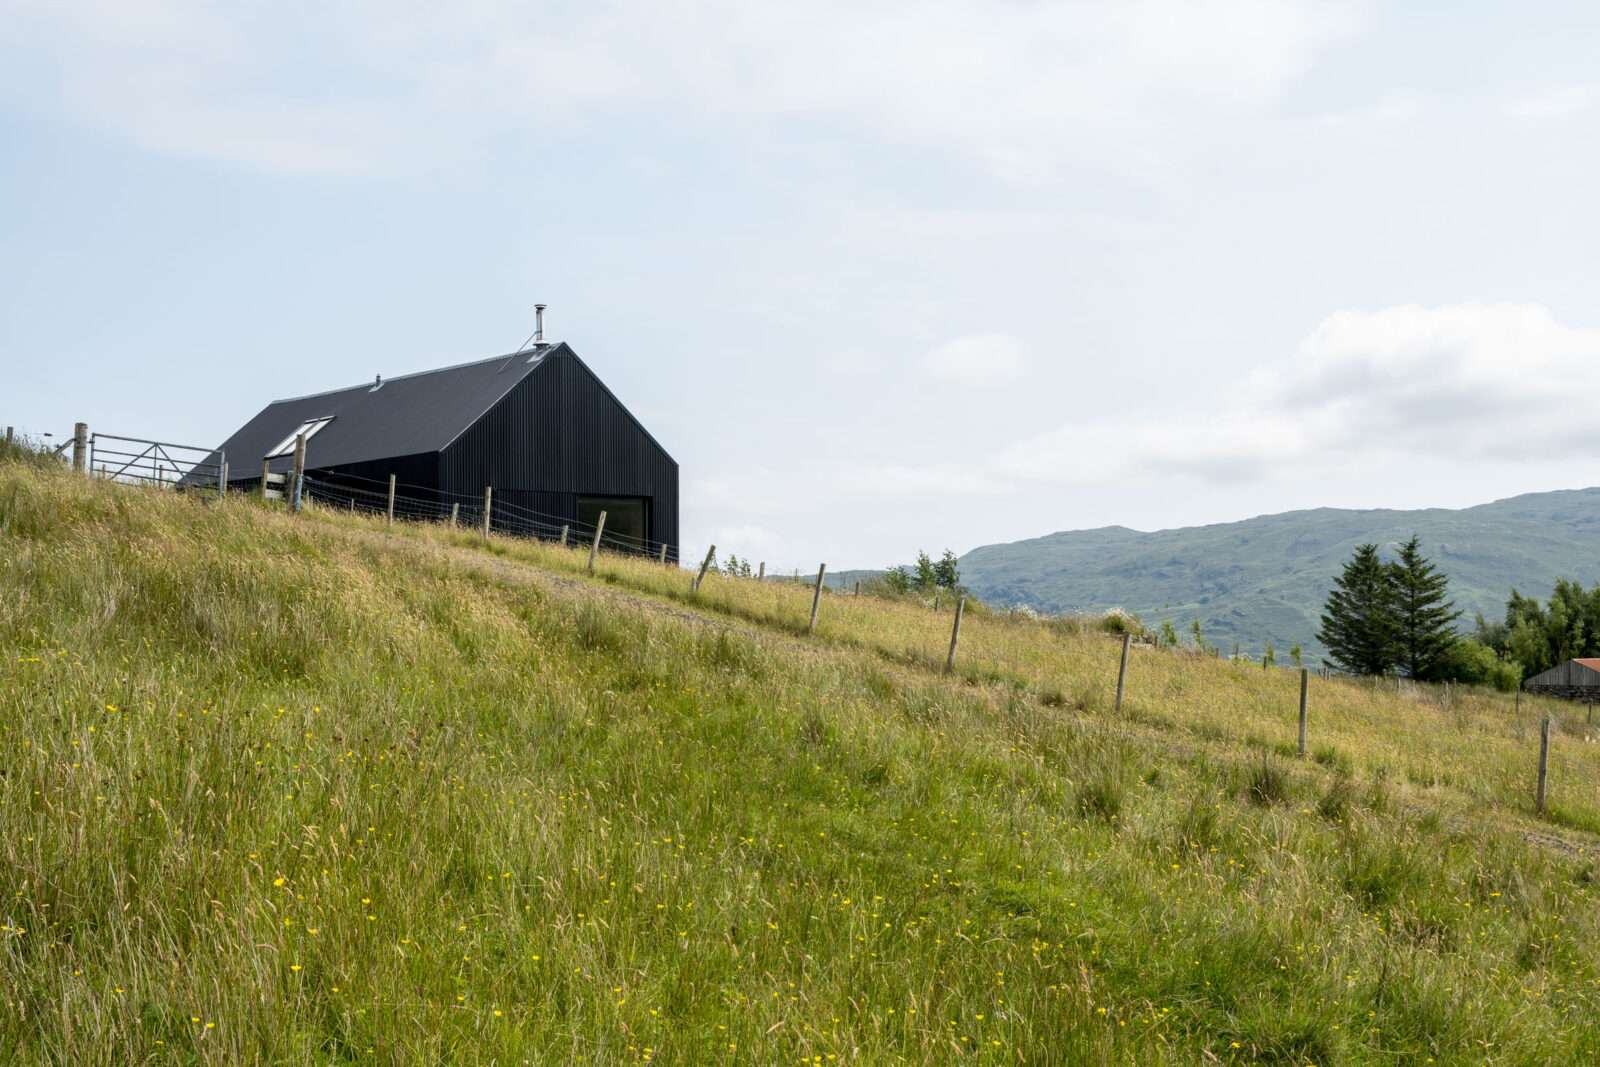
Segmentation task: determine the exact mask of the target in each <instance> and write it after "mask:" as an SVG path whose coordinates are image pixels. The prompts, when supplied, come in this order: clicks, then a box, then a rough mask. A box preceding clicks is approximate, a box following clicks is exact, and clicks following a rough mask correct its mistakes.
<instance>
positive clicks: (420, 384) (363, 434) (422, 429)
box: [222, 343, 572, 477]
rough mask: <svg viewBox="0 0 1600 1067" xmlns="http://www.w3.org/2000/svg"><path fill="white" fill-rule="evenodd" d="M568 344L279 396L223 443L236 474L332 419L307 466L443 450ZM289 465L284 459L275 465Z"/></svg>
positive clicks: (314, 442)
mask: <svg viewBox="0 0 1600 1067" xmlns="http://www.w3.org/2000/svg"><path fill="white" fill-rule="evenodd" d="M558 352H562V353H565V354H567V355H571V354H572V350H571V349H569V348H567V346H566V345H565V344H562V343H557V344H552V345H544V346H538V347H535V348H532V349H529V350H527V351H524V352H516V353H512V354H511V355H505V356H495V357H493V358H491V359H483V360H478V361H477V362H474V363H463V364H460V365H458V366H454V367H443V368H441V369H439V370H431V371H422V372H420V373H417V374H406V375H402V376H400V377H397V378H386V379H384V381H383V385H382V387H381V388H378V389H374V388H373V383H372V382H363V383H362V384H360V385H354V386H350V387H348V388H345V389H335V390H331V391H329V392H325V393H313V394H311V395H310V396H300V397H292V398H290V399H287V400H274V401H273V402H272V403H270V404H268V405H267V406H266V407H265V408H263V409H262V410H261V412H260V413H259V414H258V415H256V417H255V418H253V419H251V420H250V421H249V422H247V423H245V424H244V425H243V426H242V427H240V428H239V430H238V432H236V433H235V434H234V435H233V436H232V437H230V438H228V440H227V441H226V442H225V443H224V444H223V446H222V449H223V451H224V452H226V453H227V456H228V465H229V467H230V468H231V469H232V471H233V472H234V474H235V475H236V476H240V477H247V476H248V472H249V471H251V470H253V469H257V465H259V464H260V462H261V460H262V459H263V458H264V457H265V456H266V454H267V450H268V449H270V448H274V447H276V446H277V444H278V443H279V442H280V441H282V440H283V439H284V438H285V437H286V436H287V435H289V434H291V433H294V432H295V430H297V429H298V428H299V427H300V425H301V424H302V423H304V422H306V421H307V420H310V419H316V418H321V417H323V416H328V415H331V416H333V421H332V422H330V423H328V425H327V426H325V427H323V428H322V429H321V430H320V431H318V432H317V434H316V435H315V436H314V437H312V439H311V440H310V441H309V442H308V444H307V446H306V464H307V466H308V467H311V468H317V467H331V466H337V465H340V464H347V463H362V462H365V461H368V460H376V459H387V458H390V457H394V456H411V455H418V454H421V453H427V452H438V451H440V450H441V449H443V448H444V447H445V446H446V445H448V444H449V443H450V442H451V441H453V440H455V439H456V437H458V436H459V435H460V434H461V433H462V432H463V431H464V430H466V429H467V428H468V427H469V426H471V425H472V424H473V423H474V422H476V421H477V420H478V419H480V418H481V417H482V416H483V414H484V412H486V411H488V410H489V409H490V408H491V407H493V406H494V405H495V402H496V401H498V400H499V399H500V398H501V397H503V396H505V395H506V394H507V393H509V392H510V391H511V390H512V388H513V387H514V386H516V384H517V383H518V382H520V381H521V380H522V379H523V378H525V377H527V376H528V375H529V374H531V373H533V372H534V371H536V370H538V369H539V367H540V366H542V365H543V363H544V361H545V360H547V359H549V358H550V357H551V356H552V355H555V354H556V353H558ZM287 465H288V461H287V460H285V459H278V460H275V461H274V462H273V466H274V468H282V467H285V466H287Z"/></svg>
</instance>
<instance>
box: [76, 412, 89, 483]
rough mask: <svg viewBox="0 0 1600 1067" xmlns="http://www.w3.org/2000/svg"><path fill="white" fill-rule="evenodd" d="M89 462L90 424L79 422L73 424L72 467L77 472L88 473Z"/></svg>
mask: <svg viewBox="0 0 1600 1067" xmlns="http://www.w3.org/2000/svg"><path fill="white" fill-rule="evenodd" d="M88 462H89V424H88V423H87V422H77V423H73V425H72V469H73V471H74V472H75V473H77V474H86V473H88V466H87V464H88Z"/></svg>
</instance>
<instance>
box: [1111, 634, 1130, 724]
mask: <svg viewBox="0 0 1600 1067" xmlns="http://www.w3.org/2000/svg"><path fill="white" fill-rule="evenodd" d="M1132 644H1133V634H1131V633H1126V634H1123V635H1122V662H1121V663H1120V664H1119V665H1118V667H1117V703H1116V707H1115V709H1114V710H1116V711H1121V710H1122V693H1123V690H1124V689H1125V688H1126V685H1127V681H1128V648H1129V646H1131V645H1132Z"/></svg>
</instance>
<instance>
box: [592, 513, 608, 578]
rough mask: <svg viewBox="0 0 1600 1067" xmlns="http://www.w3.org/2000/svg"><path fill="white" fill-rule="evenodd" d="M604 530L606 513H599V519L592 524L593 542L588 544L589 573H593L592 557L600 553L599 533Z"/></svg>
mask: <svg viewBox="0 0 1600 1067" xmlns="http://www.w3.org/2000/svg"><path fill="white" fill-rule="evenodd" d="M605 532H606V513H605V512H603V511H602V512H601V513H600V521H599V522H597V523H595V524H594V542H593V543H592V544H591V545H590V546H589V573H590V574H593V573H594V558H595V557H596V556H598V555H599V554H600V535H601V534H603V533H605Z"/></svg>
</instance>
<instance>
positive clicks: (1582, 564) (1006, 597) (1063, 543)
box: [961, 488, 1600, 659]
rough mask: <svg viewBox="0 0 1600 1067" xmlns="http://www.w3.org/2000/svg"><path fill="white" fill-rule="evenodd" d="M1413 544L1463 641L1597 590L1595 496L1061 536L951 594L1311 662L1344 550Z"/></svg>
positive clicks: (980, 572) (1025, 549) (984, 571)
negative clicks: (1519, 600)
mask: <svg viewBox="0 0 1600 1067" xmlns="http://www.w3.org/2000/svg"><path fill="white" fill-rule="evenodd" d="M1413 533H1415V534H1417V535H1418V536H1420V537H1421V538H1422V543H1423V547H1424V551H1425V552H1426V553H1427V554H1428V556H1429V557H1430V558H1432V559H1433V561H1434V562H1435V563H1437V564H1438V565H1439V567H1440V568H1441V569H1442V570H1443V571H1444V572H1445V573H1446V574H1448V575H1449V576H1450V592H1451V596H1452V598H1453V599H1454V600H1455V603H1456V606H1457V607H1458V608H1460V609H1461V610H1462V613H1463V614H1462V619H1461V623H1460V625H1461V626H1462V628H1463V629H1470V628H1471V627H1472V624H1473V616H1474V614H1475V613H1477V612H1482V613H1483V614H1484V615H1485V616H1487V617H1489V618H1498V617H1499V616H1500V615H1501V614H1502V613H1503V612H1504V610H1505V601H1506V597H1507V596H1508V595H1509V594H1510V592H1511V590H1512V588H1516V589H1517V590H1518V591H1520V592H1522V593H1525V594H1528V595H1532V596H1538V597H1541V598H1542V597H1544V596H1547V595H1548V594H1549V592H1550V587H1551V586H1552V585H1553V584H1554V582H1555V580H1556V579H1557V578H1558V577H1567V578H1576V579H1579V580H1581V581H1583V582H1584V583H1585V584H1589V583H1592V582H1593V581H1595V579H1596V578H1597V577H1600V488H1594V489H1573V490H1562V491H1558V492H1550V493H1529V494H1526V495H1523V496H1516V497H1511V498H1509V499H1506V500H1497V501H1495V502H1493V503H1490V504H1480V505H1478V506H1476V507H1470V508H1463V509H1460V510H1451V509H1448V508H1429V509H1425V510H1417V511H1402V510H1393V509H1373V510H1346V509H1340V508H1316V509H1314V510H1310V511H1290V512H1284V513H1282V514H1278V515H1263V516H1260V517H1257V518H1253V519H1245V520H1243V521H1241V522H1229V523H1218V524H1215V525H1210V526H1193V527H1186V528H1182V529H1174V530H1158V531H1155V532H1151V533H1143V532H1140V531H1138V530H1130V529H1128V528H1127V527H1125V526H1106V527H1101V528H1099V529H1093V530H1073V531H1063V532H1061V533H1053V534H1048V535H1046V536H1044V537H1037V538H1032V539H1029V540H1025V541H1015V542H1012V543H1010V544H1000V545H985V546H982V547H980V548H975V549H973V550H972V551H971V552H968V553H967V554H966V555H964V556H962V557H961V577H962V581H963V582H964V583H965V584H966V585H967V586H968V587H969V588H971V589H972V590H973V592H975V593H977V594H978V596H980V597H982V598H983V599H984V601H985V602H987V603H990V604H992V605H995V606H1008V605H1017V606H1022V605H1026V606H1028V607H1032V608H1035V609H1037V610H1040V611H1048V612H1058V613H1060V612H1073V611H1104V610H1107V609H1110V608H1125V609H1127V610H1129V611H1132V612H1135V613H1137V614H1138V615H1139V616H1140V617H1141V618H1142V619H1143V620H1144V621H1145V623H1146V624H1148V625H1150V626H1158V625H1160V623H1161V622H1162V621H1163V620H1171V621H1172V624H1173V625H1174V626H1175V627H1177V629H1178V631H1179V633H1180V634H1182V635H1183V636H1184V637H1185V638H1186V639H1187V637H1188V631H1189V626H1190V623H1191V622H1192V621H1194V620H1195V619H1199V620H1200V626H1201V630H1202V632H1203V633H1204V635H1205V637H1206V640H1207V641H1210V642H1212V643H1215V644H1218V645H1220V646H1222V647H1223V649H1224V651H1231V650H1232V646H1233V643H1234V642H1235V641H1237V642H1238V643H1239V645H1240V647H1241V648H1242V649H1244V650H1247V651H1250V652H1252V653H1259V652H1260V651H1261V650H1262V649H1263V648H1264V647H1265V645H1266V642H1267V641H1268V640H1269V639H1270V640H1271V641H1272V642H1273V644H1274V645H1275V646H1276V647H1277V649H1278V652H1279V654H1280V656H1282V655H1283V654H1284V653H1286V652H1287V650H1288V648H1289V647H1290V646H1291V645H1293V644H1299V645H1301V646H1302V647H1304V648H1305V650H1306V653H1307V655H1308V656H1309V657H1312V658H1313V659H1315V658H1320V656H1321V655H1322V652H1323V650H1322V648H1321V646H1320V645H1319V644H1318V643H1317V641H1316V638H1315V634H1316V631H1317V626H1318V618H1319V616H1320V614H1321V610H1322V603H1323V601H1324V600H1325V599H1326V597H1327V595H1328V589H1329V587H1330V585H1331V584H1332V581H1333V578H1334V576H1335V575H1336V574H1337V573H1338V571H1339V568H1340V567H1341V566H1342V565H1343V564H1344V562H1345V560H1347V559H1348V558H1349V556H1350V553H1351V552H1352V551H1353V550H1354V549H1355V547H1356V546H1357V545H1359V544H1362V543H1363V542H1367V541H1375V542H1377V543H1378V545H1379V546H1380V547H1381V548H1383V549H1384V552H1385V556H1386V557H1392V555H1393V550H1394V546H1396V545H1397V544H1399V543H1400V542H1402V541H1405V540H1406V539H1407V538H1409V537H1410V536H1411V535H1412V534H1413Z"/></svg>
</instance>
